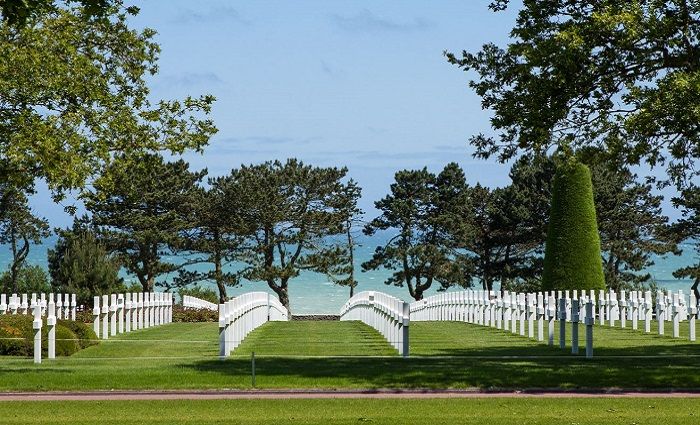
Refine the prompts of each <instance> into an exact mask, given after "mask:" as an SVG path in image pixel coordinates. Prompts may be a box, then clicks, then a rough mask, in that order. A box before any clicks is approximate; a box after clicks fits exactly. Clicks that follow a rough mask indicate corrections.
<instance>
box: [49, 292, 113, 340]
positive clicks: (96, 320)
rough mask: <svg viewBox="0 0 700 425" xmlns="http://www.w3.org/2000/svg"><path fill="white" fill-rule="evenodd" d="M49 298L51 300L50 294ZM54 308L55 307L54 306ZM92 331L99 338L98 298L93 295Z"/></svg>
mask: <svg viewBox="0 0 700 425" xmlns="http://www.w3.org/2000/svg"><path fill="white" fill-rule="evenodd" d="M49 298H53V296H52V294H49ZM54 308H55V306H54ZM92 330H93V331H95V335H96V336H97V337H98V338H99V337H100V296H99V295H95V296H94V297H92Z"/></svg>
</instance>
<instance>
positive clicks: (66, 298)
mask: <svg viewBox="0 0 700 425" xmlns="http://www.w3.org/2000/svg"><path fill="white" fill-rule="evenodd" d="M69 318H70V294H63V320H69Z"/></svg>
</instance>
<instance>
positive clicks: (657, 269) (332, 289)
mask: <svg viewBox="0 0 700 425" xmlns="http://www.w3.org/2000/svg"><path fill="white" fill-rule="evenodd" d="M388 236H389V235H388V234H379V235H375V236H372V237H360V238H359V239H358V242H359V243H360V246H359V247H358V248H357V250H356V253H355V258H356V272H355V275H356V279H357V281H358V286H357V287H356V288H355V292H356V293H357V292H360V291H368V290H376V291H383V292H386V293H388V294H391V295H394V296H396V297H398V298H401V299H403V300H406V301H411V297H410V295H409V293H408V288H406V287H396V286H389V285H386V284H385V283H384V282H385V280H386V279H387V277H389V276H390V275H391V272H390V271H388V270H383V269H382V270H374V271H370V272H366V273H363V272H362V271H361V270H360V264H361V263H362V262H364V261H367V260H368V259H369V258H371V256H372V253H373V252H374V249H375V248H376V247H377V246H378V245H380V244H382V243H384V242H385V241H386V239H387V238H388ZM55 242H56V237H55V236H54V237H50V238H47V239H46V240H45V241H44V242H43V243H42V244H40V245H34V246H32V248H31V250H30V252H29V256H28V258H27V262H28V263H29V264H33V265H39V266H41V267H44V268H46V267H47V259H46V254H47V250H48V249H49V248H51V247H52V246H53V245H54V244H55ZM681 249H682V250H683V254H682V255H680V256H675V255H667V256H663V257H660V256H657V257H655V258H654V265H653V266H651V267H650V268H649V269H648V270H647V272H649V273H650V274H651V276H652V278H653V279H654V280H655V281H656V282H657V283H658V284H659V286H660V287H662V288H665V289H668V290H678V289H682V290H684V291H685V292H687V291H688V290H689V288H690V286H691V285H692V281H691V280H687V279H676V278H674V277H673V271H674V270H676V269H679V268H681V267H684V266H687V265H690V264H694V263H697V261H698V259H697V257H696V255H695V252H694V249H693V245H692V244H691V243H683V244H681ZM11 258H12V256H11V254H10V250H9V247H7V246H2V245H0V270H6V269H7V267H8V265H9V263H10V259H11ZM170 260H171V261H177V258H170ZM234 267H235V266H234ZM122 276H123V277H124V278H125V279H126V280H127V281H136V279H135V277H133V276H129V275H128V274H127V273H126V272H124V271H123V272H122ZM211 286H212V287H213V285H211ZM454 290H458V289H457V288H456V289H454ZM248 291H266V292H270V293H272V291H271V290H270V289H269V288H268V287H267V284H265V283H262V282H244V283H243V284H242V285H241V286H239V287H236V288H229V289H228V294H229V295H230V296H235V295H239V294H241V293H244V292H248ZM436 292H437V287H436V286H434V287H433V288H431V289H430V290H429V291H427V293H426V295H432V294H435V293H436ZM349 293H350V292H349V288H346V287H341V286H338V285H335V284H333V283H332V282H330V281H329V280H328V278H327V277H326V276H325V275H322V274H318V273H311V272H306V273H302V274H301V275H300V276H298V277H297V278H295V279H292V280H291V281H290V283H289V296H290V304H291V309H292V312H294V313H296V314H308V313H337V312H338V311H339V310H340V307H341V306H342V305H343V304H344V303H345V301H347V299H348V297H349Z"/></svg>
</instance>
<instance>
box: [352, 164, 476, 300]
mask: <svg viewBox="0 0 700 425" xmlns="http://www.w3.org/2000/svg"><path fill="white" fill-rule="evenodd" d="M394 179H395V182H394V183H392V184H391V188H390V191H391V193H390V194H389V195H387V196H386V197H384V198H383V199H381V200H379V201H377V202H375V206H376V208H377V209H378V210H379V211H380V212H381V215H379V216H378V217H376V218H374V219H373V220H371V221H370V222H369V223H368V224H367V225H366V226H365V234H367V235H373V234H375V233H376V232H378V231H389V230H393V229H395V230H396V231H397V232H398V233H397V234H396V235H395V236H393V237H391V238H390V239H389V240H388V242H387V243H386V244H385V245H383V246H379V247H377V248H376V250H375V252H374V255H373V257H372V259H370V260H369V261H366V262H365V263H363V264H362V268H363V270H375V269H378V268H385V269H389V270H393V271H394V273H393V274H392V275H391V276H390V277H389V278H388V279H387V280H386V281H385V283H386V284H387V285H394V286H398V287H403V286H406V287H408V292H409V294H410V295H411V297H412V298H413V299H415V300H421V299H423V296H424V293H425V291H427V290H428V289H429V288H430V287H432V285H433V283H438V284H439V285H440V288H439V289H443V290H444V289H447V288H449V287H451V286H453V285H460V286H467V285H469V283H470V279H469V278H468V276H469V275H470V270H469V261H468V259H467V257H466V256H465V255H463V254H460V252H459V245H458V242H457V241H459V240H463V238H465V237H466V235H465V233H467V232H468V231H469V227H468V225H467V224H465V223H464V222H463V221H462V219H463V217H464V211H463V210H464V209H465V208H468V207H469V205H468V204H469V200H468V196H467V186H466V181H465V177H464V172H463V171H462V169H461V168H460V167H459V166H458V165H457V164H455V163H450V164H448V165H447V166H446V167H445V168H444V169H443V170H442V172H440V174H439V175H437V176H436V175H434V174H433V173H431V172H429V171H428V170H427V169H425V168H424V169H422V170H404V171H399V172H397V173H396V175H395V177H394Z"/></svg>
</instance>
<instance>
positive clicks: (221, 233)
mask: <svg viewBox="0 0 700 425" xmlns="http://www.w3.org/2000/svg"><path fill="white" fill-rule="evenodd" d="M222 181H223V180H222V179H210V181H209V183H210V188H209V189H206V190H205V189H199V190H197V191H196V192H194V193H193V195H192V196H193V197H194V198H195V199H194V201H193V202H192V208H193V211H192V213H193V221H192V229H191V231H188V232H187V233H186V235H185V238H184V240H183V244H184V246H183V250H185V251H187V252H188V253H189V257H190V258H189V260H188V264H210V265H211V266H212V267H211V268H209V269H208V270H202V269H198V270H188V269H180V270H178V276H177V277H176V278H175V279H174V281H173V282H172V283H171V282H168V283H164V284H163V286H165V287H167V288H168V289H170V287H186V286H187V285H191V284H192V283H201V282H207V283H214V284H216V286H217V288H218V290H219V296H218V299H217V300H216V301H212V302H215V303H223V302H224V301H226V300H227V299H228V296H227V295H226V287H233V286H236V285H238V283H239V281H240V276H239V274H238V273H235V272H227V271H224V266H226V265H227V264H230V263H231V262H232V261H233V259H234V257H235V253H236V250H237V249H238V247H239V246H240V245H241V243H242V238H241V236H239V235H238V234H237V231H238V230H237V229H236V222H237V219H236V218H235V216H236V214H237V213H238V212H237V211H236V210H235V209H234V206H235V205H236V202H235V200H233V199H230V198H229V197H228V196H229V195H230V193H229V192H227V191H225V190H223V186H225V185H222V184H220V182H222Z"/></svg>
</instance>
